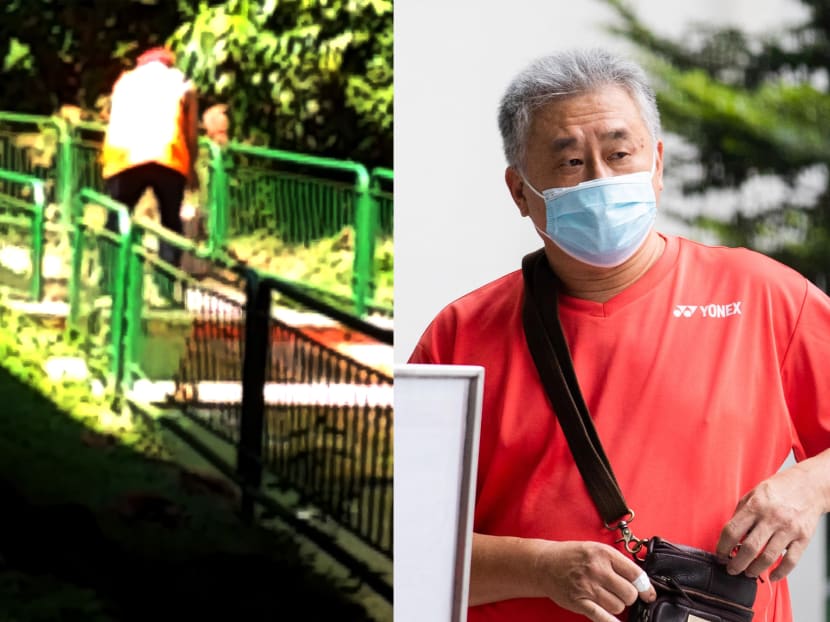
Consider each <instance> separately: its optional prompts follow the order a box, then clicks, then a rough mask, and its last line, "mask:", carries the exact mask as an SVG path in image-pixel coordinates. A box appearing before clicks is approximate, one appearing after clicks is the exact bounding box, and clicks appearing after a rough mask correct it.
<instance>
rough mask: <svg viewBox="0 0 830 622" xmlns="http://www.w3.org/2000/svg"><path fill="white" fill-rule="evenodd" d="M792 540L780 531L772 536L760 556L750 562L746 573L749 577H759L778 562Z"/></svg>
mask: <svg viewBox="0 0 830 622" xmlns="http://www.w3.org/2000/svg"><path fill="white" fill-rule="evenodd" d="M789 542H790V536H788V535H786V534H784V533H782V532H780V531H779V532H778V533H776V534H775V535H774V536H772V538H770V540H769V542H767V545H766V546H765V547H764V549H763V550H762V551H761V552H760V553H759V554H758V556H757V557H756V558H755V559H754V560H753V561H752V563H750V564H749V566H748V567H747V569H746V574H747V576H749V577H757V576H760V574H761V573H762V572H764V570H766V569H767V568H769V567H770V566H772V565H773V564H774V563H775V562H777V561H778V560H779V559H780V558H781V554H782V553H783V552H784V550H785V549H786V548H787V544H788V543H789Z"/></svg>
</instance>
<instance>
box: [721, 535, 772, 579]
mask: <svg viewBox="0 0 830 622" xmlns="http://www.w3.org/2000/svg"><path fill="white" fill-rule="evenodd" d="M772 535H773V534H772V532H771V530H770V529H769V528H768V527H766V526H765V525H764V523H758V524H757V525H755V527H753V528H752V531H750V532H749V533H748V534H746V537H745V538H744V539H743V541H742V542H741V544H740V546H739V547H738V551H737V552H736V553H735V555H734V557H732V559H730V560H729V563H728V564H727V565H726V571H727V572H728V573H729V574H740V573H742V572H744V571H745V570H746V569H747V568H749V565H750V564H751V563H752V562H753V561H754V560H755V558H756V557H758V556H759V555H761V554H762V552H763V551H764V550H765V547H766V546H767V544H768V543H769V541H770V538H771V537H772ZM770 554H772V551H771V550H770Z"/></svg>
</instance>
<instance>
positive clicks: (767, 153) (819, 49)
mask: <svg viewBox="0 0 830 622" xmlns="http://www.w3.org/2000/svg"><path fill="white" fill-rule="evenodd" d="M605 1H606V2H607V3H608V4H609V5H611V6H612V7H613V8H615V9H616V11H617V13H618V15H619V17H620V18H621V19H620V23H619V24H617V25H615V26H613V27H612V31H614V32H616V33H618V34H620V35H622V36H623V37H625V38H627V39H628V40H630V41H632V42H633V43H635V44H636V45H637V46H638V47H639V48H640V49H641V50H642V52H643V57H644V64H645V65H646V66H647V67H648V68H649V69H650V70H651V72H652V74H653V76H654V77H655V78H656V82H657V97H658V105H659V107H660V110H661V116H662V120H663V124H664V126H665V127H666V129H668V130H670V131H672V132H675V133H677V134H680V135H681V136H682V137H684V138H685V139H687V140H688V141H689V142H690V143H692V144H693V145H694V146H696V147H697V149H698V151H699V154H700V159H699V164H700V166H701V167H702V170H703V174H702V176H701V178H700V179H699V180H698V181H696V182H694V183H691V184H687V186H686V188H685V190H686V191H687V192H690V193H695V192H701V191H703V190H705V189H707V188H710V187H723V188H737V187H739V186H740V185H741V184H743V183H744V182H745V181H747V180H748V179H751V178H753V177H755V176H757V175H763V174H767V175H778V176H780V177H781V178H783V179H784V180H785V181H786V182H788V183H793V182H794V180H795V179H796V176H797V175H798V174H799V173H801V172H803V171H804V170H805V169H806V168H808V167H811V166H815V165H822V166H824V167H825V170H827V169H826V167H827V166H828V165H830V145H828V142H827V135H828V132H830V94H828V86H827V80H826V72H827V70H828V68H830V45H828V42H829V41H830V21H828V19H827V17H828V16H830V5H827V3H826V2H823V1H821V0H801V2H802V4H804V5H806V6H807V7H808V8H809V9H810V18H809V19H808V21H807V22H806V23H804V24H801V25H799V26H797V27H795V28H792V29H790V30H787V31H782V32H779V33H776V34H774V35H767V36H759V37H751V36H749V35H747V34H745V33H743V32H741V31H740V30H737V29H735V28H713V27H704V26H697V27H695V28H694V29H692V30H691V31H690V32H689V33H686V34H685V35H684V36H683V37H682V38H680V39H678V40H672V39H669V38H667V37H662V36H660V35H659V34H657V33H655V32H654V31H652V30H650V29H649V28H647V27H646V26H645V24H644V23H643V22H642V21H641V20H640V19H639V17H638V16H637V15H636V14H635V12H634V11H633V10H632V9H631V8H630V7H629V6H628V5H627V4H626V2H625V0H605ZM822 75H824V76H825V79H822V78H821V76H822ZM668 175H671V171H670V170H669V171H668ZM744 207H745V208H747V209H744ZM752 207H753V206H740V209H739V210H738V212H737V213H736V214H735V215H734V216H733V217H732V219H731V220H730V221H729V222H728V223H721V222H716V221H713V220H711V219H705V218H697V219H692V220H693V222H694V224H696V225H699V226H702V227H705V228H708V229H710V230H713V231H715V232H716V233H718V234H719V235H720V237H721V238H722V239H723V240H724V241H725V242H727V243H730V244H736V245H743V246H749V247H753V248H759V249H760V250H764V251H765V252H767V253H768V254H770V255H772V256H774V257H776V258H778V259H780V260H782V261H784V262H786V263H788V264H789V265H791V266H793V267H795V268H796V269H798V270H800V271H801V272H802V273H803V274H805V275H806V276H808V277H809V278H811V279H813V280H815V281H817V282H819V283H820V284H821V283H825V282H826V276H827V274H828V273H830V253H828V251H827V250H826V243H827V241H828V239H830V229H828V227H830V195H828V191H827V189H825V190H824V192H823V193H822V194H821V196H819V198H818V199H817V201H816V202H815V204H814V205H811V206H807V207H806V208H805V207H804V206H803V205H797V204H789V203H787V202H785V203H784V204H782V205H780V206H778V207H777V208H776V209H771V210H767V211H764V212H763V213H757V210H754V209H752ZM746 214H753V215H752V216H747V215H746ZM783 233H786V234H787V235H782V234H783Z"/></svg>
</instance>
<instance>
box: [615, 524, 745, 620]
mask: <svg viewBox="0 0 830 622" xmlns="http://www.w3.org/2000/svg"><path fill="white" fill-rule="evenodd" d="M643 565H644V567H645V571H646V573H647V574H648V576H649V578H650V579H651V583H652V585H654V589H655V590H656V591H657V600H655V601H654V602H653V603H645V602H643V601H642V600H641V599H637V602H636V603H634V605H633V606H632V607H631V611H630V613H629V616H628V620H629V622H646V621H650V620H655V621H659V622H686V620H692V621H694V620H695V619H696V618H697V619H698V620H706V621H711V622H744V621H746V622H749V621H750V620H752V615H753V612H752V604H753V603H754V602H755V591H756V587H757V583H756V582H755V580H754V579H750V578H749V577H747V576H746V575H730V574H728V573H727V572H726V570H725V568H724V565H723V564H722V563H721V562H719V561H718V559H717V557H715V556H714V555H712V554H711V553H707V552H705V551H701V550H700V549H696V548H692V547H689V546H682V545H677V544H672V543H670V542H667V541H665V540H661V539H660V538H658V537H656V536H655V537H652V538H651V539H649V541H648V549H647V553H646V558H645V562H644V564H643Z"/></svg>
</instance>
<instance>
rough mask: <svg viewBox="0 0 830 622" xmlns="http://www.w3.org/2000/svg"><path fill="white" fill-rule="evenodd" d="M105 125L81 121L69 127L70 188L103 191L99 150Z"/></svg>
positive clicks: (102, 143)
mask: <svg viewBox="0 0 830 622" xmlns="http://www.w3.org/2000/svg"><path fill="white" fill-rule="evenodd" d="M106 131H107V126H106V125H104V124H103V123H92V122H87V121H82V122H80V123H75V124H73V125H72V126H71V127H70V138H69V142H70V153H71V159H72V190H73V193H74V192H77V191H78V190H80V189H81V188H90V189H92V190H97V191H98V192H104V179H103V178H102V177H101V151H102V149H103V146H104V134H105V133H106Z"/></svg>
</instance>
